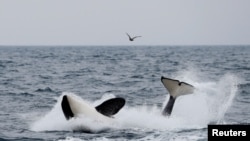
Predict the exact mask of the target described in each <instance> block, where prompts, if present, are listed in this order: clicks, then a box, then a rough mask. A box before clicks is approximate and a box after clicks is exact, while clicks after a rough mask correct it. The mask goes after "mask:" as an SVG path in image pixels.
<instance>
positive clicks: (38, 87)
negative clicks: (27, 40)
mask: <svg viewBox="0 0 250 141" xmlns="http://www.w3.org/2000/svg"><path fill="white" fill-rule="evenodd" d="M249 62H250V46H82V47H80V46H79V47H71V46H67V47H62V46H60V47H48V46H46V47H38V46H36V47H31V46H29V47H25V46H22V47H13V46H12V47H8V46H2V47H0V107H1V110H0V126H1V127H0V140H7V141H12V140H13V141H14V140H15V141H26V140H32V141H40V140H46V141H48V140H52V141H85V140H87V141H126V140H132V141H144V140H147V141H149V140H154V141H165V140H169V141H203V140H204V141H206V140H207V125H208V124H232V123H235V124H244V123H250V108H249V104H250V63H249ZM161 76H165V77H169V78H172V79H178V80H181V81H184V82H187V83H190V84H192V85H193V86H195V88H196V90H195V92H194V94H191V95H185V96H181V97H179V98H178V99H177V100H176V103H175V105H174V109H173V112H172V115H171V116H170V117H163V116H162V115H161V110H162V108H163V106H164V105H165V104H166V101H167V100H168V98H169V95H168V92H167V90H166V89H165V88H164V86H163V85H162V83H161V81H160V78H161ZM64 94H71V95H76V96H78V97H79V99H84V100H85V101H87V102H88V103H89V104H91V105H93V106H96V105H98V104H99V103H101V102H102V101H104V100H106V99H109V98H112V97H124V98H125V99H126V105H125V106H124V108H123V109H121V111H120V112H119V113H117V114H116V115H115V116H114V118H113V121H114V123H112V124H110V123H102V122H96V121H93V120H91V119H81V118H78V119H77V118H75V119H72V120H69V121H67V120H66V119H65V118H64V115H63V113H62V110H61V107H60V102H61V98H62V95H64ZM83 127H84V128H88V129H89V130H90V131H91V133H86V132H82V130H78V129H81V128H83Z"/></svg>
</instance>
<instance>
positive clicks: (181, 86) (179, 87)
mask: <svg viewBox="0 0 250 141" xmlns="http://www.w3.org/2000/svg"><path fill="white" fill-rule="evenodd" d="M161 82H162V84H163V85H164V86H165V88H166V89H167V90H168V92H169V94H170V98H169V101H168V103H167V105H166V106H165V107H164V109H163V111H162V115H164V116H169V115H171V112H172V109H173V107H174V103H175V100H176V98H177V97H178V96H181V95H186V94H192V93H193V92H194V86H192V85H190V84H188V83H186V82H180V81H179V80H174V79H170V78H165V77H163V76H162V77H161Z"/></svg>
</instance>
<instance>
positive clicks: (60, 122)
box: [31, 74, 238, 140]
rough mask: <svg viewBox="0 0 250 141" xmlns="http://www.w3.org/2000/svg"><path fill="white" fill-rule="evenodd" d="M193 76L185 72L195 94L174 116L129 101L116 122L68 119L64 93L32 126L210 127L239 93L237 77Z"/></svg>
mask: <svg viewBox="0 0 250 141" xmlns="http://www.w3.org/2000/svg"><path fill="white" fill-rule="evenodd" d="M189 76H190V75H189ZM190 77H191V76H190ZM190 77H187V76H185V81H186V82H188V83H190V84H193V85H194V86H195V88H196V90H195V92H194V94H192V95H186V96H181V97H179V98H178V99H177V100H176V103H175V106H174V109H173V112H172V115H171V116H170V117H164V116H162V115H161V110H162V108H161V107H157V106H153V107H152V106H148V105H139V106H133V107H131V106H130V105H128V104H127V105H125V107H124V108H123V109H121V111H120V112H119V113H118V114H116V115H115V118H114V121H115V123H116V124H112V125H109V123H96V122H95V121H93V120H91V119H73V120H69V121H67V120H66V119H65V117H64V115H63V112H62V110H61V107H60V103H61V100H62V96H60V97H59V98H58V102H57V103H56V104H55V106H54V107H53V108H52V110H51V111H50V112H48V113H47V114H46V115H45V116H44V117H41V118H40V119H39V120H37V121H35V122H34V123H33V124H32V125H31V130H33V131H62V130H65V131H72V130H77V129H80V128H82V127H83V126H84V128H89V129H90V130H91V131H94V132H98V131H101V130H105V129H107V128H118V129H130V128H133V129H136V128H140V129H157V130H182V129H190V128H191V129H194V128H195V129H199V128H203V127H206V126H207V124H209V123H210V122H214V121H215V122H220V121H222V120H223V117H224V115H225V113H226V111H227V109H228V108H229V107H230V105H231V104H232V102H233V98H234V96H235V94H236V93H237V84H238V80H237V78H236V77H235V76H233V75H230V74H226V75H224V76H223V77H222V78H220V79H219V80H213V81H206V82H202V81H194V80H193V79H192V78H190ZM183 78H184V77H183ZM64 94H71V95H74V94H72V93H63V94H62V95H64ZM113 97H115V96H114V95H104V96H103V97H102V98H101V99H98V100H96V101H94V102H91V101H89V102H90V103H92V105H98V104H99V103H101V102H102V101H104V100H106V99H109V98H113ZM167 97H168V96H167ZM68 140H70V138H69V139H68Z"/></svg>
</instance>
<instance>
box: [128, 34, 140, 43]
mask: <svg viewBox="0 0 250 141" xmlns="http://www.w3.org/2000/svg"><path fill="white" fill-rule="evenodd" d="M126 34H127V35H128V37H129V41H134V39H135V38H138V37H141V36H135V37H131V36H130V35H129V34H128V33H126Z"/></svg>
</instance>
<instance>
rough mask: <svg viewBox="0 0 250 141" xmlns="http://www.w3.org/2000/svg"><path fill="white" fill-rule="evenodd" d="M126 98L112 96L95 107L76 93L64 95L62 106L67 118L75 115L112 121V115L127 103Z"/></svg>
mask: <svg viewBox="0 0 250 141" xmlns="http://www.w3.org/2000/svg"><path fill="white" fill-rule="evenodd" d="M125 102H126V101H125V99H124V98H120V97H117V98H112V99H108V100H106V101H104V102H103V103H101V104H100V105H98V106H96V107H93V106H92V105H90V104H88V103H87V102H86V101H84V100H82V99H81V98H79V97H76V96H74V95H64V96H63V98H62V102H61V108H62V111H63V114H64V116H65V118H66V120H70V119H71V118H74V117H82V116H83V117H87V118H91V119H95V120H98V121H110V120H112V116H113V115H115V114H116V113H118V112H119V111H120V109H121V108H122V107H123V106H124V105H125Z"/></svg>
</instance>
